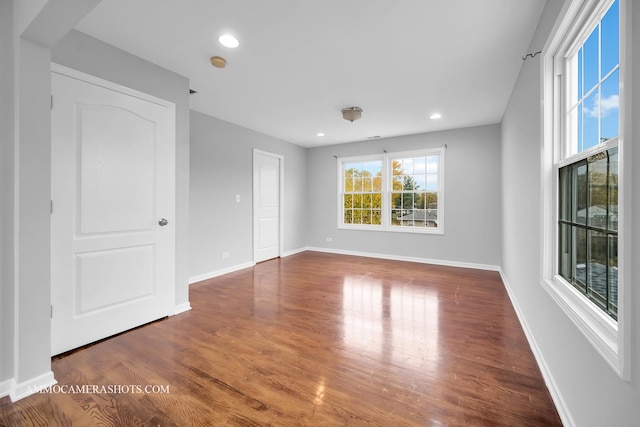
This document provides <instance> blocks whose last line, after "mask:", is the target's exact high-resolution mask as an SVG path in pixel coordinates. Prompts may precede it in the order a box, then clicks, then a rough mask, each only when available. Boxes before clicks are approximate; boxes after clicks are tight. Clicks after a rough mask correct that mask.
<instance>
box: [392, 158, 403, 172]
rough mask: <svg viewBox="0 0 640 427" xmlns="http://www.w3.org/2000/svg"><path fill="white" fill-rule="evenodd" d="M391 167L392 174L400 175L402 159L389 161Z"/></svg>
mask: <svg viewBox="0 0 640 427" xmlns="http://www.w3.org/2000/svg"><path fill="white" fill-rule="evenodd" d="M391 165H392V167H393V175H402V161H401V160H398V159H395V160H392V161H391Z"/></svg>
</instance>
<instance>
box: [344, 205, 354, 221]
mask: <svg viewBox="0 0 640 427" xmlns="http://www.w3.org/2000/svg"><path fill="white" fill-rule="evenodd" d="M352 222H353V211H352V210H351V209H346V210H345V211H344V223H345V224H351V223H352Z"/></svg>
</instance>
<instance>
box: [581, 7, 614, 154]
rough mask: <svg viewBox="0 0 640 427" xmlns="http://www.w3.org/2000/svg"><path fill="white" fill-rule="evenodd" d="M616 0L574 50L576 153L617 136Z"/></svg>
mask: <svg viewBox="0 0 640 427" xmlns="http://www.w3.org/2000/svg"><path fill="white" fill-rule="evenodd" d="M618 3H619V1H618V0H616V1H615V2H614V3H613V4H612V5H611V7H610V9H609V10H608V11H607V13H606V14H605V16H604V17H603V18H602V21H601V22H600V24H599V25H598V26H596V28H595V29H594V30H593V32H592V33H591V34H590V35H589V37H588V38H587V39H586V41H585V42H584V44H583V45H582V47H581V48H580V50H579V51H578V52H577V54H576V55H577V64H578V66H577V72H578V81H577V85H578V88H577V91H576V98H577V99H574V105H575V108H576V109H577V120H576V124H577V140H578V141H577V142H578V147H577V150H578V152H581V151H584V150H586V149H588V148H590V147H593V146H594V145H596V144H598V143H599V142H600V141H602V140H604V139H609V138H613V137H615V136H617V135H618V128H619V113H618V100H619V93H620V90H619V83H620V72H619V70H618V66H619V65H618V64H619V62H620V54H619V50H620V49H619V39H620V35H619V34H620V31H619V28H620V13H619V4H618Z"/></svg>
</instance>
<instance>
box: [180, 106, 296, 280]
mask: <svg viewBox="0 0 640 427" xmlns="http://www.w3.org/2000/svg"><path fill="white" fill-rule="evenodd" d="M193 96H198V95H193ZM254 148H257V149H259V150H263V151H268V152H270V153H274V154H278V155H281V156H283V157H284V208H283V219H284V242H283V245H282V248H281V249H282V251H283V252H285V253H286V252H291V251H296V250H299V249H301V248H303V247H304V246H305V233H306V229H307V222H306V221H305V219H304V218H305V209H304V208H305V200H306V199H305V198H306V194H307V191H306V172H305V169H306V151H305V149H304V148H302V147H300V146H297V145H294V144H290V143H288V142H283V141H281V140H278V139H275V138H272V137H269V136H267V135H263V134H260V133H257V132H254V131H251V130H249V129H246V128H243V127H240V126H236V125H234V124H231V123H228V122H225V121H222V120H219V119H216V118H214V117H211V116H207V115H205V114H202V113H198V112H196V111H191V163H190V171H191V172H190V173H191V178H190V182H191V195H190V203H191V205H190V212H191V221H190V230H191V231H190V239H189V241H190V248H189V260H190V261H189V262H190V277H198V276H202V275H208V274H211V273H215V272H218V271H221V270H225V269H229V268H233V267H236V266H239V265H246V264H247V263H251V262H253V228H252V224H253V220H252V218H253V208H252V206H253V203H252V200H253V196H252V187H253V178H252V177H253V149H254ZM236 195H240V203H236V199H235V197H236ZM223 252H228V253H229V257H228V258H226V259H223V258H222V253H223Z"/></svg>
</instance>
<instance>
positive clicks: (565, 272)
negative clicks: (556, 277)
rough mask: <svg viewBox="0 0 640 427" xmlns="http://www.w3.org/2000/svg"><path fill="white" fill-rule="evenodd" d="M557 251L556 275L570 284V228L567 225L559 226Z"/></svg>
mask: <svg viewBox="0 0 640 427" xmlns="http://www.w3.org/2000/svg"><path fill="white" fill-rule="evenodd" d="M558 242H559V248H558V249H559V250H558V267H559V268H558V273H559V274H560V275H561V276H562V277H564V278H565V279H567V281H569V282H571V281H572V277H571V271H572V268H571V253H572V252H571V247H572V241H571V226H570V225H567V224H560V227H559V235H558Z"/></svg>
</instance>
